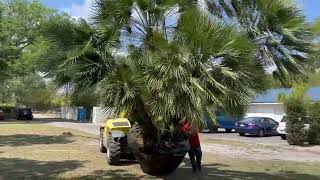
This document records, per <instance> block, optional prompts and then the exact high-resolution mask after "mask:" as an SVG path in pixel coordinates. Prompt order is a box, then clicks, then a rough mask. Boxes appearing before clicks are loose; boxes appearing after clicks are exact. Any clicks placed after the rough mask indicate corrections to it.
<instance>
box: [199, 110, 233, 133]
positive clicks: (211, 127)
mask: <svg viewBox="0 0 320 180" xmlns="http://www.w3.org/2000/svg"><path fill="white" fill-rule="evenodd" d="M237 121H239V118H234V117H230V116H227V115H222V114H217V125H215V124H214V123H213V121H212V120H211V119H210V118H209V117H208V116H206V118H205V125H206V129H207V130H208V131H209V132H217V131H218V128H223V129H225V130H226V132H231V131H232V130H233V129H234V127H235V123H236V122H237Z"/></svg>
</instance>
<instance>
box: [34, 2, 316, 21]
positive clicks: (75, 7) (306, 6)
mask: <svg viewBox="0 0 320 180" xmlns="http://www.w3.org/2000/svg"><path fill="white" fill-rule="evenodd" d="M40 1H42V2H43V3H44V4H45V5H47V6H49V7H52V8H55V9H60V10H62V11H66V12H68V13H70V14H71V15H72V16H81V17H87V16H88V15H89V13H90V4H91V3H92V2H93V1H94V0H40ZM297 2H298V5H299V6H300V7H301V8H302V9H303V11H304V14H305V15H306V16H307V18H308V20H309V21H311V22H313V21H314V20H315V19H317V18H320V0H297Z"/></svg>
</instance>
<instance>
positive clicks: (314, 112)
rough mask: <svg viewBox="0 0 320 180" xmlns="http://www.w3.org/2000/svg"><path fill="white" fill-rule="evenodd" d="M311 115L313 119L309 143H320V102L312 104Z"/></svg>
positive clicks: (309, 132) (309, 131)
mask: <svg viewBox="0 0 320 180" xmlns="http://www.w3.org/2000/svg"><path fill="white" fill-rule="evenodd" d="M309 116H310V118H311V119H312V121H311V123H310V127H309V130H308V134H307V135H308V142H309V144H315V145H320V102H317V103H314V104H312V105H311V106H310V109H309Z"/></svg>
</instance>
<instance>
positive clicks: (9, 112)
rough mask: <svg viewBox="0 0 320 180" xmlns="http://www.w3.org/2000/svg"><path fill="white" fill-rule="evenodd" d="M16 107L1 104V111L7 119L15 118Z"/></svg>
mask: <svg viewBox="0 0 320 180" xmlns="http://www.w3.org/2000/svg"><path fill="white" fill-rule="evenodd" d="M15 108H16V106H15V105H12V104H0V110H2V111H3V112H4V114H5V116H6V118H13V117H14V110H15Z"/></svg>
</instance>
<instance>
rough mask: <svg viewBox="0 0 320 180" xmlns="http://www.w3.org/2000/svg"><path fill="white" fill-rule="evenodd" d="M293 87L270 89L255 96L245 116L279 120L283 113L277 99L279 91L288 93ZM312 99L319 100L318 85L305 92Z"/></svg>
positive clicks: (282, 108) (281, 104)
mask: <svg viewBox="0 0 320 180" xmlns="http://www.w3.org/2000/svg"><path fill="white" fill-rule="evenodd" d="M292 91H293V89H284V88H279V89H271V90H269V91H267V92H266V93H264V94H261V95H259V96H257V97H256V99H255V101H254V102H253V103H252V104H251V105H250V106H249V108H248V112H247V115H246V116H247V117H270V118H272V119H274V120H276V121H280V120H281V119H282V117H283V116H284V115H285V107H284V105H283V103H280V102H279V101H278V95H279V94H280V93H285V94H290V93H292ZM307 94H308V96H309V97H311V98H312V100H313V101H320V87H312V88H310V89H309V90H308V92H307Z"/></svg>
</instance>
